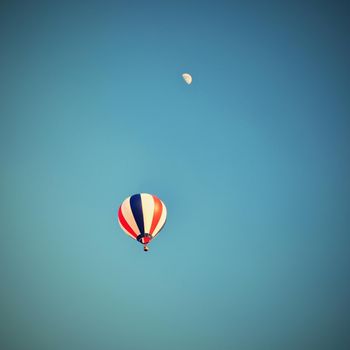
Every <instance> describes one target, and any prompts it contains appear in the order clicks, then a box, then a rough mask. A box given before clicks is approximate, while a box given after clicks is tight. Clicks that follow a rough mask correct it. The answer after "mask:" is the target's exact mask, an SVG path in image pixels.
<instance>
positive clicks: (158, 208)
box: [149, 196, 163, 234]
mask: <svg viewBox="0 0 350 350" xmlns="http://www.w3.org/2000/svg"><path fill="white" fill-rule="evenodd" d="M152 197H153V200H154V211H153V220H152V225H151V229H150V232H149V233H150V234H152V233H153V231H154V230H155V228H156V227H157V225H158V222H159V220H160V217H161V216H162V211H163V204H162V202H161V201H160V199H159V198H157V197H156V196H152Z"/></svg>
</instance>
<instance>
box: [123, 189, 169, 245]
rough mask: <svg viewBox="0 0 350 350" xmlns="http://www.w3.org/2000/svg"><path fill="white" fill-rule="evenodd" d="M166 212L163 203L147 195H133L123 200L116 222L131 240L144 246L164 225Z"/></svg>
mask: <svg viewBox="0 0 350 350" xmlns="http://www.w3.org/2000/svg"><path fill="white" fill-rule="evenodd" d="M166 216H167V210H166V207H165V205H164V203H163V202H162V201H161V200H160V199H159V198H158V197H156V196H154V195H152V194H148V193H139V194H134V195H132V196H131V197H128V198H126V199H125V200H124V202H123V203H122V204H121V206H120V207H119V210H118V222H119V225H120V227H121V228H122V230H123V231H124V232H125V233H126V234H127V235H128V236H130V237H131V238H133V239H135V240H137V241H138V242H140V243H141V244H143V245H144V248H143V250H144V251H145V252H147V251H148V247H147V244H148V243H149V242H150V241H151V240H152V239H153V238H154V237H155V236H156V235H157V234H158V233H159V232H160V230H161V229H162V228H163V226H164V224H165V220H166Z"/></svg>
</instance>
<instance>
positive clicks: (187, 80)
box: [182, 73, 192, 85]
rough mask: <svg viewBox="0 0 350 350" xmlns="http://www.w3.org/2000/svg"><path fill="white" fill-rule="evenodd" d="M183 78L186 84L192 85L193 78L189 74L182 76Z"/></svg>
mask: <svg viewBox="0 0 350 350" xmlns="http://www.w3.org/2000/svg"><path fill="white" fill-rule="evenodd" d="M182 78H183V79H184V80H185V82H186V83H187V84H188V85H190V84H191V83H192V77H191V75H190V74H188V73H184V74H182Z"/></svg>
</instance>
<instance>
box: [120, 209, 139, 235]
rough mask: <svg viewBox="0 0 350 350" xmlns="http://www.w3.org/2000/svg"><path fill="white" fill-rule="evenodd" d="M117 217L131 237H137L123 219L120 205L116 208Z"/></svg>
mask: <svg viewBox="0 0 350 350" xmlns="http://www.w3.org/2000/svg"><path fill="white" fill-rule="evenodd" d="M118 219H119V221H120V223H121V225H122V226H123V227H124V228H125V230H127V231H128V232H129V233H130V234H131V235H132V236H133V237H135V238H137V234H136V233H135V232H134V230H133V229H132V228H131V227H130V225H129V224H128V222H127V221H126V220H125V218H124V216H123V213H122V207H121V206H120V207H119V210H118Z"/></svg>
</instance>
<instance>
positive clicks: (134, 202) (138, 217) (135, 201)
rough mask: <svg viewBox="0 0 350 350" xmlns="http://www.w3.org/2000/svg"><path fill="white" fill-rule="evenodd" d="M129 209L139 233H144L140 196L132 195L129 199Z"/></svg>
mask: <svg viewBox="0 0 350 350" xmlns="http://www.w3.org/2000/svg"><path fill="white" fill-rule="evenodd" d="M130 207H131V211H132V214H133V215H134V219H135V221H136V223H137V226H138V228H139V230H140V233H145V229H144V224H143V211H142V201H141V195H140V194H134V195H133V196H131V197H130Z"/></svg>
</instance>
